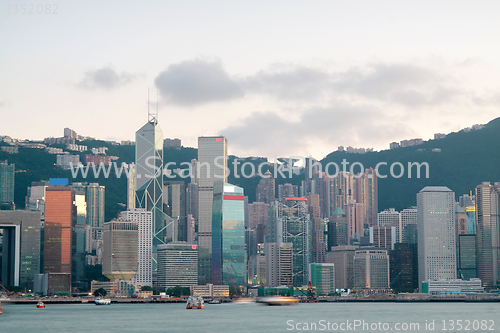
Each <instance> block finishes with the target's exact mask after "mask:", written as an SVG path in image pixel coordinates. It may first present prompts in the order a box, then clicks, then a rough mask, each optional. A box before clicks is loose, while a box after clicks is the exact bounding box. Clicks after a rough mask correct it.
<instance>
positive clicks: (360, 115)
mask: <svg viewBox="0 0 500 333" xmlns="http://www.w3.org/2000/svg"><path fill="white" fill-rule="evenodd" d="M220 133H221V134H222V135H225V136H226V137H227V138H228V141H229V142H230V143H231V146H233V145H234V146H236V147H238V148H241V149H244V150H246V151H248V150H250V149H253V150H252V151H250V153H254V154H260V155H262V154H263V155H266V154H267V155H266V156H273V155H276V154H277V153H279V154H280V155H281V154H291V153H293V152H297V151H305V150H307V149H308V147H314V146H327V147H329V149H330V151H332V150H335V148H336V147H337V145H340V144H351V145H358V146H359V145H364V143H366V142H370V143H371V144H372V145H376V144H384V145H386V144H387V142H389V140H390V139H391V138H392V137H394V136H401V137H405V136H409V135H411V134H413V131H412V130H411V129H409V128H408V127H407V126H405V125H404V124H403V123H402V122H400V121H399V120H398V119H394V118H393V117H392V116H391V115H389V114H386V113H385V112H384V111H382V110H380V109H378V108H376V107H373V106H370V105H349V104H344V103H341V102H337V103H335V104H334V105H331V106H329V107H316V108H311V109H308V110H306V111H305V112H304V113H303V114H302V115H301V116H300V119H299V120H298V121H295V120H292V119H290V118H283V117H281V116H279V115H277V114H276V113H275V112H271V111H268V112H255V113H253V114H251V115H250V116H248V117H247V118H244V119H242V120H241V121H240V122H239V123H236V124H234V125H232V126H229V127H227V128H225V129H223V130H221V131H220ZM372 147H373V146H372ZM365 148H369V147H365Z"/></svg>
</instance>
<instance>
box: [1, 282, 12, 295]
mask: <svg viewBox="0 0 500 333" xmlns="http://www.w3.org/2000/svg"><path fill="white" fill-rule="evenodd" d="M0 287H2V289H3V291H5V293H6V294H7V296H12V295H13V294H14V292H13V291H9V290H7V288H5V287H4V285H3V284H0Z"/></svg>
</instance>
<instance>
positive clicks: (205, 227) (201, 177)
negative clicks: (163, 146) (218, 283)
mask: <svg viewBox="0 0 500 333" xmlns="http://www.w3.org/2000/svg"><path fill="white" fill-rule="evenodd" d="M226 168H227V140H226V138H225V137H222V136H217V137H215V136H214V137H199V138H198V161H197V162H196V168H195V169H196V171H195V172H196V177H197V184H198V207H197V209H198V221H197V222H198V251H199V252H198V255H199V257H198V264H199V268H198V281H199V283H200V284H207V283H211V282H212V218H213V216H212V205H213V202H214V183H215V182H216V181H219V182H227V176H228V175H227V169H226Z"/></svg>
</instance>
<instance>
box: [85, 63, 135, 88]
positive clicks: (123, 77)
mask: <svg viewBox="0 0 500 333" xmlns="http://www.w3.org/2000/svg"><path fill="white" fill-rule="evenodd" d="M136 78H137V75H134V74H130V73H126V72H121V73H118V72H117V71H116V70H114V69H113V68H111V67H103V68H100V69H96V70H92V71H87V72H85V74H84V77H83V79H82V80H81V81H80V82H78V83H77V86H78V87H80V88H83V89H99V88H104V89H108V90H109V89H115V88H118V87H120V86H123V85H125V84H128V83H130V82H132V81H133V80H134V79H136Z"/></svg>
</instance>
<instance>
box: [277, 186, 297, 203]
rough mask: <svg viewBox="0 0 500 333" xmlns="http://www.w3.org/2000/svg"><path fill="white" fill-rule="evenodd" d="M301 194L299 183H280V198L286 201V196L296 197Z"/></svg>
mask: <svg viewBox="0 0 500 333" xmlns="http://www.w3.org/2000/svg"><path fill="white" fill-rule="evenodd" d="M298 196H299V188H298V186H297V185H292V184H290V183H285V184H280V185H278V200H280V201H282V202H284V201H285V199H286V198H294V197H298Z"/></svg>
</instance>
